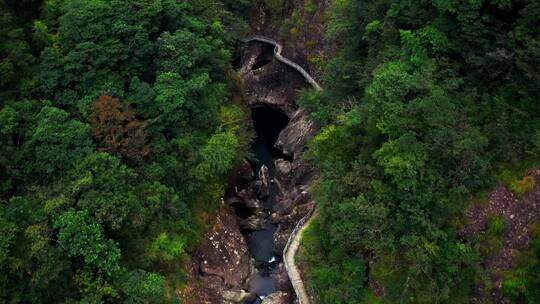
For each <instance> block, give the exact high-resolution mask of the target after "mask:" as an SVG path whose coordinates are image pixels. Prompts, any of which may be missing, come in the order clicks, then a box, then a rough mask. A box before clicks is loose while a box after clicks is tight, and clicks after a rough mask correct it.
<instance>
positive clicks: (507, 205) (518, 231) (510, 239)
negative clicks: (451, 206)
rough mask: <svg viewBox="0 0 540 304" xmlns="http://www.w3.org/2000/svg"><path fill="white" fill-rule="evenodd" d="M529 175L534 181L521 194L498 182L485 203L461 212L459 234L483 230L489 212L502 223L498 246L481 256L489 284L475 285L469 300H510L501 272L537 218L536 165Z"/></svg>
mask: <svg viewBox="0 0 540 304" xmlns="http://www.w3.org/2000/svg"><path fill="white" fill-rule="evenodd" d="M530 176H532V177H533V178H534V179H535V181H536V184H535V186H534V188H533V189H532V190H529V191H527V192H525V193H524V195H523V197H522V198H520V197H518V196H517V195H515V194H514V193H512V192H510V191H509V190H508V189H507V188H506V187H505V186H502V185H501V186H498V187H497V188H495V190H494V191H492V192H491V193H490V194H489V196H488V198H489V201H488V203H487V204H483V205H475V206H472V207H471V208H470V209H469V210H467V211H466V212H465V214H466V217H467V219H468V221H469V222H468V224H467V225H466V227H465V228H463V229H462V230H461V231H460V234H461V235H462V236H463V237H464V238H466V239H472V238H474V237H475V236H478V235H484V234H486V233H487V231H486V230H487V224H488V220H489V218H491V217H492V216H502V217H503V218H504V223H505V225H504V230H503V233H502V246H501V248H500V250H498V251H497V252H488V253H485V255H484V256H482V263H481V264H482V265H481V266H482V267H483V268H484V269H485V271H486V273H487V275H488V276H489V279H490V280H491V282H492V283H493V284H492V287H491V288H488V287H487V286H485V284H484V283H481V284H479V285H478V286H476V287H475V289H474V291H473V295H472V298H471V301H470V303H510V301H509V300H508V299H507V298H506V297H505V296H504V295H503V293H502V283H503V277H502V275H503V272H504V271H505V270H509V269H511V268H512V267H513V266H514V264H515V260H516V257H517V256H518V255H519V253H520V252H521V251H522V250H523V249H526V248H527V247H528V244H529V240H530V236H529V228H530V226H531V224H534V223H539V222H540V169H537V170H535V171H532V172H530Z"/></svg>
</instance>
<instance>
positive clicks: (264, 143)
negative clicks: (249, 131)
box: [236, 106, 289, 304]
mask: <svg viewBox="0 0 540 304" xmlns="http://www.w3.org/2000/svg"><path fill="white" fill-rule="evenodd" d="M251 114H252V120H253V125H254V129H255V134H256V138H255V140H254V142H253V145H252V152H253V154H254V156H255V160H254V161H253V166H254V168H255V175H256V176H259V172H260V171H261V170H266V169H267V170H268V177H269V180H270V181H272V179H273V178H274V174H275V168H274V160H275V159H277V158H283V157H284V155H283V153H282V152H281V151H280V150H279V149H277V148H275V147H274V144H275V143H276V141H277V139H278V136H279V133H280V132H281V130H283V128H285V126H286V125H287V124H288V122H289V118H288V117H287V116H286V115H285V114H283V113H281V112H280V111H278V110H274V109H272V108H270V107H268V106H259V107H254V108H252V109H251ZM263 166H264V167H266V168H263ZM278 191H279V190H278V187H277V185H276V184H275V183H273V182H270V186H269V195H268V197H266V198H265V199H261V203H262V207H263V212H264V213H265V215H263V217H264V220H263V224H262V229H261V230H247V231H243V234H244V236H245V238H246V241H247V245H248V248H249V251H250V253H251V255H252V257H253V258H254V259H255V267H256V268H257V270H258V273H257V274H256V275H255V276H254V277H252V279H251V281H250V291H251V292H253V293H255V294H256V295H257V299H256V300H255V301H254V302H253V303H254V304H256V303H257V304H258V303H261V302H262V299H263V298H264V297H265V296H267V295H269V294H271V293H273V292H275V291H276V281H275V279H274V278H273V277H272V274H273V273H274V272H275V271H276V269H277V266H278V265H279V263H281V260H282V257H281V256H280V255H277V254H276V252H275V246H274V239H273V236H274V232H275V231H276V229H277V225H274V224H272V223H270V222H269V218H270V214H271V213H272V212H273V211H275V210H273V207H274V204H275V202H276V199H277V196H278ZM246 211H247V213H246ZM236 212H237V215H239V217H241V218H242V217H244V218H245V216H249V215H250V214H249V210H238V209H237V210H236ZM242 215H243V216H242ZM251 215H252V214H251Z"/></svg>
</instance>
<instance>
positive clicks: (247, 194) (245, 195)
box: [236, 187, 262, 209]
mask: <svg viewBox="0 0 540 304" xmlns="http://www.w3.org/2000/svg"><path fill="white" fill-rule="evenodd" d="M236 196H237V197H238V198H240V199H241V200H242V202H243V203H244V205H246V206H247V207H249V208H253V209H260V208H262V204H261V202H260V201H259V199H258V198H257V195H256V193H255V190H254V189H253V188H252V187H248V188H246V189H242V190H240V191H238V192H237V193H236Z"/></svg>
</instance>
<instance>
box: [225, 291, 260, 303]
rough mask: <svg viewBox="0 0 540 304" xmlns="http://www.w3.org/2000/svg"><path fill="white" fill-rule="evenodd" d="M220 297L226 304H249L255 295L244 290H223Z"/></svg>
mask: <svg viewBox="0 0 540 304" xmlns="http://www.w3.org/2000/svg"><path fill="white" fill-rule="evenodd" d="M221 296H222V297H223V300H225V303H226V304H229V303H230V304H250V303H252V302H253V301H254V300H255V298H256V297H257V295H255V294H254V293H251V292H247V291H245V290H243V289H242V290H225V291H223V292H222V294H221Z"/></svg>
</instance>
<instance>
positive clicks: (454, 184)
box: [301, 0, 540, 303]
mask: <svg viewBox="0 0 540 304" xmlns="http://www.w3.org/2000/svg"><path fill="white" fill-rule="evenodd" d="M539 15H540V3H539V2H538V1H536V0H522V1H504V0H479V1H454V0H434V1H408V0H403V1H393V0H371V1H359V0H338V1H335V2H334V6H333V7H332V8H331V11H330V12H329V15H328V24H327V31H326V35H327V36H326V39H327V40H328V43H327V45H329V47H330V48H331V49H330V50H329V52H330V53H332V52H333V54H334V55H332V56H330V58H328V61H327V63H326V65H325V67H324V74H323V75H324V76H323V78H324V86H325V90H324V91H323V92H310V91H306V92H303V93H302V98H301V104H302V105H303V106H304V107H306V108H308V109H309V110H310V113H311V114H310V115H311V117H312V118H313V119H314V120H316V121H317V122H318V123H319V125H320V126H322V130H321V132H320V133H319V135H318V136H316V138H315V139H314V140H313V142H312V145H311V152H310V153H311V157H312V159H313V160H314V161H315V163H316V164H317V165H318V166H319V168H320V170H321V176H322V177H321V181H320V184H319V185H318V186H317V190H316V193H317V195H316V196H317V201H318V206H319V214H318V217H317V220H316V222H315V223H314V225H313V226H312V227H310V231H309V232H307V234H306V240H305V242H304V243H305V246H306V253H305V254H304V255H305V257H304V259H305V260H306V261H307V262H308V265H309V266H310V267H309V268H308V277H309V284H310V285H311V286H310V287H311V290H313V291H314V292H315V293H316V296H317V298H318V300H319V302H320V303H362V302H365V303H376V302H378V301H381V302H382V303H468V302H469V298H468V297H469V295H470V291H471V288H472V286H473V285H474V284H477V283H478V280H479V273H480V269H479V268H480V260H479V259H480V258H479V256H480V253H479V249H478V244H477V243H475V242H474V241H471V240H464V239H462V238H460V237H459V235H458V233H457V230H458V228H459V219H460V217H461V216H462V214H463V210H464V208H466V206H467V203H468V202H469V199H470V197H471V196H472V195H474V194H475V193H477V192H478V191H481V190H484V189H487V188H488V187H490V186H492V185H493V184H494V180H495V175H496V172H497V170H498V169H499V168H500V167H501V166H503V165H504V166H510V167H511V166H513V165H515V164H519V163H520V162H522V161H523V160H531V159H533V160H534V159H538V156H539V152H540V107H539V104H538V93H539V92H540V73H539V72H538V71H539V69H540V19H538V16H539ZM532 247H533V248H532V249H531V252H530V253H529V257H530V259H528V261H529V265H521V266H520V267H521V270H519V269H518V270H517V271H516V272H515V274H516V275H519V276H520V279H521V280H522V281H520V282H518V283H517V284H518V285H519V288H518V289H516V288H513V286H512V284H508V286H506V287H508V288H507V292H508V291H510V292H509V293H510V294H509V296H513V297H514V299H516V301H517V303H540V297H539V294H538V290H540V285H539V282H540V281H539V279H538V276H539V274H540V273H539V272H538V252H539V251H538V241H533V243H532ZM533 257H534V258H533ZM368 261H370V263H369V264H368ZM523 261H524V263H525V264H527V262H526V261H527V259H526V258H524V259H523ZM368 273H369V274H370V275H371V276H372V277H373V278H375V279H376V280H377V282H378V284H379V285H380V286H379V287H380V288H383V290H384V294H383V297H382V298H380V299H378V300H375V299H374V298H373V296H372V294H371V292H370V288H368V277H367V274H368ZM524 273H526V275H524ZM509 283H511V282H509ZM514 283H516V282H514ZM371 287H373V286H371ZM512 293H513V294H512ZM486 303H491V302H486Z"/></svg>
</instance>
